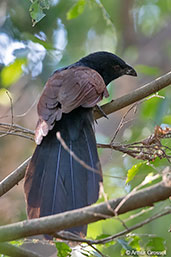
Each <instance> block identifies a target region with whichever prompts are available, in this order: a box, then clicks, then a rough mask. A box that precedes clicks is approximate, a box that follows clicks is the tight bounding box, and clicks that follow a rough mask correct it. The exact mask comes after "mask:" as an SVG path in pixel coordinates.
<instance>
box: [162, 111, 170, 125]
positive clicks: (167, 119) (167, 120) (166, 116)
mask: <svg viewBox="0 0 171 257" xmlns="http://www.w3.org/2000/svg"><path fill="white" fill-rule="evenodd" d="M163 123H165V124H168V125H171V115H169V114H168V115H165V116H164V117H163Z"/></svg>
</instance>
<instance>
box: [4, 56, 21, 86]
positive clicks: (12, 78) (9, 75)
mask: <svg viewBox="0 0 171 257" xmlns="http://www.w3.org/2000/svg"><path fill="white" fill-rule="evenodd" d="M25 63H26V59H16V60H15V61H14V62H13V63H12V64H10V65H9V66H6V67H4V68H3V69H2V71H1V83H2V85H3V86H4V87H6V88H8V87H9V86H10V85H11V84H13V83H15V82H17V80H18V79H19V78H20V77H21V75H22V74H23V70H22V65H23V64H25Z"/></svg>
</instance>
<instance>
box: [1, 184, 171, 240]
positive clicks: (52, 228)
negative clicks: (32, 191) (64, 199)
mask: <svg viewBox="0 0 171 257" xmlns="http://www.w3.org/2000/svg"><path fill="white" fill-rule="evenodd" d="M170 196H171V187H169V186H167V185H166V184H165V183H164V182H160V183H158V184H155V185H154V186H151V187H148V188H145V189H142V190H140V191H138V192H136V193H134V194H132V195H131V196H130V197H129V198H128V199H127V200H126V201H125V202H124V204H123V205H122V206H121V207H120V208H119V210H118V215H119V214H123V213H126V212H128V211H132V210H135V209H138V208H142V207H146V206H151V205H153V204H154V203H155V202H158V201H163V200H166V199H168V198H169V197H170ZM123 198H124V197H122V198H117V199H114V200H111V201H108V203H106V202H105V203H101V204H98V205H95V206H89V207H84V208H81V209H77V210H73V211H68V212H64V213H61V214H56V215H52V216H48V217H42V218H39V219H32V220H25V221H22V222H18V223H14V224H10V225H5V226H1V227H0V241H1V242H4V241H11V240H16V239H20V238H23V237H28V236H32V235H39V234H51V233H55V232H58V231H60V230H64V229H67V228H71V227H73V226H81V225H84V224H89V223H92V222H95V221H98V220H102V219H106V218H109V217H112V216H113V215H114V211H111V208H112V209H113V210H114V209H115V208H116V207H117V206H118V204H119V203H120V202H121V201H122V200H123ZM109 205H110V207H111V208H110V209H109V208H108V206H109Z"/></svg>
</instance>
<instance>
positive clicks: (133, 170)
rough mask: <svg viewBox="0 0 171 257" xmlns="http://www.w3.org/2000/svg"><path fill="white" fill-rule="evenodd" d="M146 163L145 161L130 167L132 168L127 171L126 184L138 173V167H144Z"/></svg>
mask: <svg viewBox="0 0 171 257" xmlns="http://www.w3.org/2000/svg"><path fill="white" fill-rule="evenodd" d="M146 163H147V162H146V161H145V162H139V163H137V164H135V165H134V166H132V168H131V169H129V170H128V173H127V179H126V183H128V182H130V181H131V180H132V179H133V178H134V177H135V175H136V174H137V172H138V171H139V169H140V167H141V166H142V165H146Z"/></svg>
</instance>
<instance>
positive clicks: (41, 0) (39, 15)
mask: <svg viewBox="0 0 171 257" xmlns="http://www.w3.org/2000/svg"><path fill="white" fill-rule="evenodd" d="M31 2H32V4H31V6H30V8H29V12H30V16H31V18H32V23H33V26H35V25H36V23H38V22H39V21H40V20H42V19H43V17H45V16H46V14H45V13H44V12H43V10H44V9H49V0H33V1H31Z"/></svg>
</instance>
